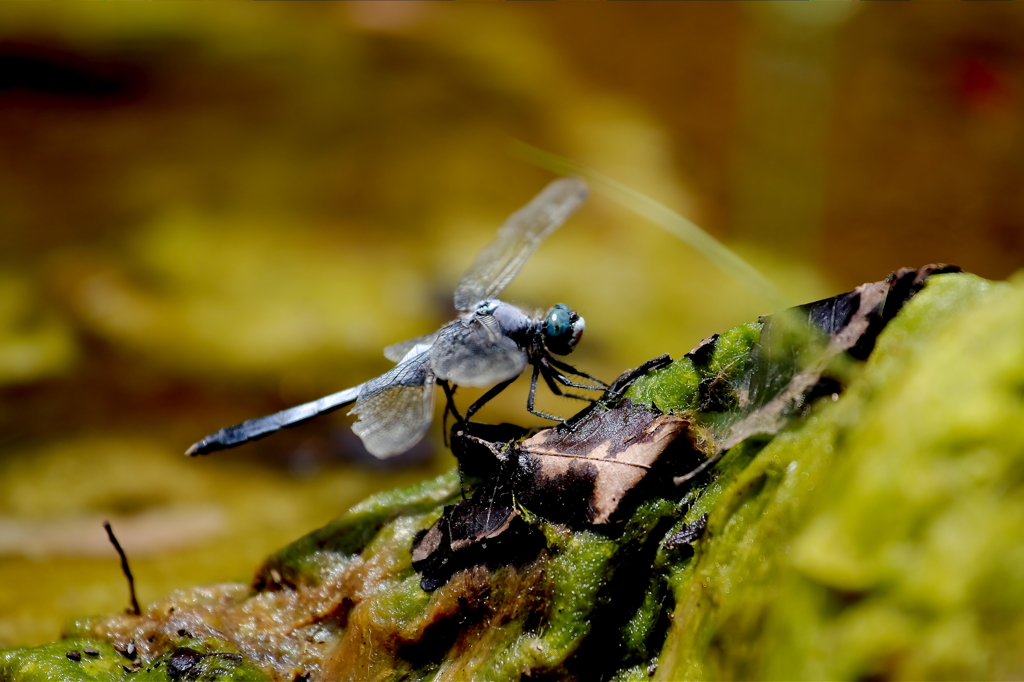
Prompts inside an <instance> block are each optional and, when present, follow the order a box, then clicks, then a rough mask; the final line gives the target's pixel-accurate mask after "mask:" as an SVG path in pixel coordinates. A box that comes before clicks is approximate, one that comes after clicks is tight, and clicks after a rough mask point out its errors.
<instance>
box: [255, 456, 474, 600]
mask: <svg viewBox="0 0 1024 682" xmlns="http://www.w3.org/2000/svg"><path fill="white" fill-rule="evenodd" d="M459 490H460V488H459V476H458V472H456V471H449V472H447V473H444V474H441V475H440V476H438V477H437V478H434V479H431V480H427V481H423V482H422V483H417V484H416V485H412V486H409V487H407V488H399V489H396V490H387V491H384V492H381V493H377V494H376V495H373V496H371V497H369V498H367V499H366V500H364V501H363V502H360V503H359V504H357V505H356V506H355V507H353V508H352V509H350V510H349V511H348V513H346V514H345V515H343V516H341V517H339V518H337V519H335V520H334V521H332V522H330V523H328V524H327V525H326V526H324V527H322V528H319V529H317V530H315V531H313V532H312V533H310V534H308V535H304V536H303V537H301V538H299V539H298V540H296V541H295V542H293V543H291V544H289V545H287V546H286V547H284V548H283V549H281V550H279V551H278V552H276V553H275V554H273V555H271V556H270V557H269V558H268V559H267V562H266V564H265V567H264V570H265V571H266V570H269V569H275V570H276V571H278V573H279V574H280V575H282V576H283V577H285V578H286V579H288V580H289V581H291V582H315V581H316V580H318V579H319V576H320V574H321V572H322V571H323V570H324V569H326V568H329V567H330V566H332V565H333V564H335V563H336V562H337V561H338V556H339V555H340V556H342V557H346V556H354V555H357V554H359V553H361V552H362V551H363V550H364V549H366V547H367V545H369V544H370V542H371V541H373V540H374V539H375V538H376V537H377V536H378V535H379V534H380V533H381V531H382V530H383V529H384V528H385V526H386V525H387V524H388V523H389V522H390V521H393V520H395V519H396V518H398V517H399V516H409V515H422V516H426V517H428V518H427V519H426V523H425V526H429V525H430V523H432V522H433V520H434V519H435V518H436V517H437V515H439V514H440V512H441V507H442V506H443V505H445V504H447V503H450V502H452V501H453V500H454V499H455V497H456V496H457V495H459Z"/></svg>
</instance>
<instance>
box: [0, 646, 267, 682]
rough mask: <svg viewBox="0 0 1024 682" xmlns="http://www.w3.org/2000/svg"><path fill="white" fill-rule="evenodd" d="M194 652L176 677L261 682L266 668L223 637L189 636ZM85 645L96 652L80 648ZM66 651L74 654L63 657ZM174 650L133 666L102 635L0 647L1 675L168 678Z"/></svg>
mask: <svg viewBox="0 0 1024 682" xmlns="http://www.w3.org/2000/svg"><path fill="white" fill-rule="evenodd" d="M188 648H189V649H191V650H192V651H194V652H196V653H197V654H199V655H198V656H196V657H195V665H193V666H192V667H191V668H190V669H189V670H188V675H187V676H186V677H183V678H179V679H187V680H195V681H196V682H263V681H264V680H269V679H270V678H269V677H267V675H266V673H264V672H263V671H261V670H260V669H258V668H256V667H255V666H253V664H252V663H251V662H248V661H246V660H245V659H244V658H243V657H242V656H240V655H238V653H237V652H236V651H235V650H234V649H233V648H232V647H231V646H230V645H227V644H226V643H225V642H221V641H219V640H216V639H213V638H205V639H202V640H199V639H192V640H189V641H188ZM86 649H90V650H92V651H95V652H96V654H95V655H90V654H87V653H85V650H86ZM68 652H73V653H72V655H73V656H75V657H76V658H77V659H78V660H73V659H72V658H69V657H68ZM173 653H174V652H168V653H166V654H164V655H163V656H160V657H159V658H157V659H155V660H152V661H147V662H145V663H144V664H143V665H142V666H141V667H140V668H139V669H138V670H132V665H133V661H132V660H130V659H129V658H127V657H125V656H124V655H123V654H120V653H118V652H117V651H116V650H114V648H113V647H112V646H111V645H110V644H108V643H106V642H102V641H96V640H90V639H83V638H72V639H64V640H61V641H59V642H54V643H52V644H45V645H43V646H38V647H29V648H24V649H11V650H9V651H2V652H0V680H19V681H21V682H88V681H90V680H96V681H97V682H99V681H102V682H113V681H117V680H138V681H139V682H170V680H173V679H175V678H174V677H172V676H171V675H170V674H169V673H168V668H167V663H168V661H169V659H170V658H171V656H172V655H173Z"/></svg>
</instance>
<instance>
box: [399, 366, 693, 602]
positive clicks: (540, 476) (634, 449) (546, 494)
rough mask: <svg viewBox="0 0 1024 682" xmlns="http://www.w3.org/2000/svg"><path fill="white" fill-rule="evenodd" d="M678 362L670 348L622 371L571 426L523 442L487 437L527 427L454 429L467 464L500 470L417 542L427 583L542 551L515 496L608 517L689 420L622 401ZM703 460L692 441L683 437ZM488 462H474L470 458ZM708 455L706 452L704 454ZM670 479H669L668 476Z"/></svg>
mask: <svg viewBox="0 0 1024 682" xmlns="http://www.w3.org/2000/svg"><path fill="white" fill-rule="evenodd" d="M671 362H672V359H671V358H669V357H668V356H667V355H665V356H661V357H658V358H655V359H653V360H651V361H649V362H648V363H646V364H644V365H643V366H641V367H639V368H637V369H635V370H632V371H630V372H626V373H625V374H623V375H622V376H621V377H619V378H618V379H617V380H616V381H615V382H613V383H612V385H611V386H610V387H609V389H608V390H607V391H606V392H605V395H604V396H603V397H602V398H601V400H599V401H598V402H597V403H595V404H594V405H591V406H590V407H588V408H587V409H585V410H583V411H582V412H581V413H579V414H577V415H576V416H575V417H573V419H571V420H569V422H567V423H566V424H564V425H561V426H559V427H557V428H554V429H545V430H543V431H540V432H538V433H536V434H535V435H533V436H532V437H530V438H528V439H526V440H525V441H523V442H522V443H518V444H513V443H509V442H494V441H490V440H488V436H494V435H505V436H507V435H508V434H512V435H513V436H514V437H516V438H521V437H522V436H525V435H526V434H527V431H526V430H525V429H518V430H517V427H510V426H509V425H501V426H499V427H489V426H487V425H483V424H467V425H462V426H461V427H458V428H457V429H453V433H452V450H453V451H454V452H456V453H457V454H458V455H459V456H460V462H463V463H464V464H463V466H464V467H466V468H467V469H471V470H473V471H477V472H479V471H481V470H483V471H487V470H491V471H492V472H493V473H491V475H489V476H487V477H486V478H484V480H483V481H482V482H481V483H480V484H479V486H477V488H476V489H475V490H474V491H473V494H472V496H471V497H470V498H469V499H465V500H460V501H459V502H456V503H455V504H452V505H448V506H446V507H445V508H444V510H443V512H442V514H441V518H440V519H438V521H437V522H436V523H435V524H434V525H433V526H431V527H430V528H429V529H428V530H426V531H425V532H423V533H420V534H419V535H418V536H417V537H416V539H415V541H414V543H413V554H412V559H413V567H414V568H415V569H416V570H417V571H419V572H420V573H421V575H422V578H421V581H420V583H421V585H422V587H423V589H425V590H432V589H436V588H437V587H439V586H440V585H442V584H444V583H445V582H447V581H448V579H449V578H450V577H451V575H452V574H453V573H454V572H455V571H456V570H459V569H461V568H465V567H467V566H470V565H474V564H478V563H482V562H498V561H499V560H503V561H505V562H508V561H519V560H527V559H529V558H532V557H533V556H536V553H537V552H538V551H539V550H540V549H542V548H543V547H544V545H545V541H544V538H543V536H542V535H541V534H540V533H539V532H537V531H536V530H535V529H533V528H532V527H531V526H529V525H528V524H526V523H525V522H524V521H523V520H522V517H521V512H520V510H519V507H518V506H517V502H518V503H521V504H523V505H524V506H525V507H526V508H527V509H530V510H531V511H537V512H538V513H541V514H543V515H544V516H546V517H548V518H551V519H552V520H557V521H563V522H566V523H584V524H604V523H608V522H609V520H611V519H612V517H613V515H614V514H615V512H616V511H617V510H618V509H619V508H620V506H621V505H622V502H623V500H624V499H625V498H626V496H627V494H628V493H629V492H630V491H632V490H634V489H635V488H637V487H638V486H639V485H640V484H641V483H642V482H643V481H644V480H645V478H647V477H648V476H649V474H650V472H651V471H652V470H654V469H655V468H656V465H657V463H658V461H659V459H660V458H661V456H662V455H663V453H665V452H666V450H667V449H668V448H669V446H670V445H671V444H672V442H673V441H674V440H676V439H677V437H678V436H679V435H681V434H683V433H686V432H687V429H688V426H689V422H688V421H687V420H686V419H685V418H683V417H680V416H675V415H664V414H661V413H660V412H659V411H657V410H656V409H655V410H652V409H650V408H646V407H641V406H637V405H634V404H633V403H632V402H630V401H628V400H623V399H622V395H623V394H624V393H625V391H626V389H627V388H629V386H630V384H632V382H633V381H635V380H636V379H637V378H638V377H640V376H643V375H644V374H646V373H647V372H648V371H651V370H652V369H658V368H661V367H664V366H666V365H668V364H670V363H671ZM683 441H684V442H686V443H687V449H688V450H690V457H689V458H687V457H679V458H676V459H677V461H679V462H686V461H689V462H690V464H689V466H693V463H692V462H693V460H694V458H695V455H694V453H693V452H692V444H691V441H690V439H683ZM470 457H472V458H474V459H476V458H479V459H480V460H484V461H486V464H484V465H481V464H480V463H479V462H474V461H466V460H465V459H463V458H470ZM700 459H703V455H701V456H699V458H698V459H697V461H700ZM663 478H665V479H667V480H671V476H666V477H663Z"/></svg>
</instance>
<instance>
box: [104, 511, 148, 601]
mask: <svg viewBox="0 0 1024 682" xmlns="http://www.w3.org/2000/svg"><path fill="white" fill-rule="evenodd" d="M103 527H104V528H105V529H106V530H107V537H108V538H110V544H112V545H113V546H114V549H116V550H117V554H118V556H120V557H121V572H122V573H124V577H125V578H128V592H129V593H130V594H131V597H132V608H131V613H132V614H133V615H136V616H138V615H140V614H141V613H142V610H141V609H140V608H139V600H138V599H136V597H135V578H133V577H132V569H130V568H129V567H128V557H127V556H125V553H124V550H123V549H121V543H120V542H118V541H117V538H116V537H115V536H114V529H113V528H111V527H110V521H104V522H103Z"/></svg>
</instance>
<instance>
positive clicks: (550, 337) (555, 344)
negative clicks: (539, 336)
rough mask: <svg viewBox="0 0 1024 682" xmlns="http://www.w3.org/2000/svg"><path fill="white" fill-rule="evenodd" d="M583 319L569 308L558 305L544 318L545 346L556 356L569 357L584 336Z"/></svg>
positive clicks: (561, 304)
mask: <svg viewBox="0 0 1024 682" xmlns="http://www.w3.org/2000/svg"><path fill="white" fill-rule="evenodd" d="M583 327H584V323H583V318H582V317H580V316H579V315H577V314H576V311H574V310H573V309H572V308H570V307H569V306H567V305H565V304H564V303H558V304H556V305H555V307H553V308H552V309H551V310H550V311H548V315H547V317H546V318H544V330H543V331H544V345H545V346H547V349H548V350H549V351H551V352H552V353H554V354H555V355H568V354H569V353H571V352H572V349H573V348H575V347H576V343H577V342H578V341H579V340H580V337H581V336H583Z"/></svg>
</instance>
